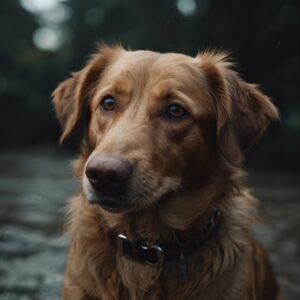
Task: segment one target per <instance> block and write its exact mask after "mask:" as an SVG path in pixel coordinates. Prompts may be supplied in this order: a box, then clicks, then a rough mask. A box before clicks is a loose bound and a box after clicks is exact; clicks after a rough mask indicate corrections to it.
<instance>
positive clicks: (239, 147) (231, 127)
mask: <svg viewBox="0 0 300 300" xmlns="http://www.w3.org/2000/svg"><path fill="white" fill-rule="evenodd" d="M199 59H200V61H201V67H202V69H203V70H204V73H205V75H206V78H207V81H208V84H209V86H210V89H211V93H210V94H211V95H212V97H213V98H214V102H215V105H216V111H217V141H218V144H219V148H220V149H221V151H222V152H223V154H224V155H225V156H226V158H227V159H228V160H230V162H231V163H232V162H235V163H234V164H235V165H236V164H237V165H238V164H240V162H241V158H242V155H241V153H242V152H243V151H245V150H246V149H248V148H249V147H250V146H252V145H253V144H255V143H256V142H257V141H258V139H259V138H260V137H261V136H262V134H263V133H264V131H265V130H266V128H267V126H268V125H269V123H270V122H271V121H273V120H277V119H278V118H279V114H278V111H277V109H276V108H275V106H274V105H273V104H272V102H271V100H270V99H269V98H268V97H267V96H266V95H264V94H263V93H262V91H261V90H260V89H259V88H258V87H257V86H256V85H254V84H249V83H247V82H246V81H244V80H243V79H241V78H240V77H239V76H238V74H237V73H236V72H234V71H233V70H232V64H231V63H230V62H228V60H227V56H226V55H222V54H211V53H204V54H199Z"/></svg>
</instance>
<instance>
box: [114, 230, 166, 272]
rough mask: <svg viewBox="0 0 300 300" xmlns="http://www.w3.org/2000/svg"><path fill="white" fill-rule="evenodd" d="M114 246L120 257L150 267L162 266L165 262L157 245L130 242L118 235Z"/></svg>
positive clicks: (125, 237) (162, 253)
mask: <svg viewBox="0 0 300 300" xmlns="http://www.w3.org/2000/svg"><path fill="white" fill-rule="evenodd" d="M116 244H117V248H118V252H119V254H120V255H122V256H125V257H127V258H129V259H132V260H138V261H140V262H143V263H145V264H147V265H150V266H155V267H158V266H162V265H163V264H164V261H165V254H164V250H163V249H162V248H161V247H160V246H157V245H146V244H143V243H140V242H137V241H135V242H132V241H130V240H129V239H128V238H127V236H125V235H124V234H121V233H120V234H118V235H117V238H116Z"/></svg>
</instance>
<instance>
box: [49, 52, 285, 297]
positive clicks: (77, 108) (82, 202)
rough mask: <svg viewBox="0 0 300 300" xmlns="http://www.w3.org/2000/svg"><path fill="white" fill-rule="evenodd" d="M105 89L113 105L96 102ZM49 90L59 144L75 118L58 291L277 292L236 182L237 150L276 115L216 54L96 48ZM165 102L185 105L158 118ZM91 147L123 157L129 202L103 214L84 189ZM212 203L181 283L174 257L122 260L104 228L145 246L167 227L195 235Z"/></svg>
mask: <svg viewBox="0 0 300 300" xmlns="http://www.w3.org/2000/svg"><path fill="white" fill-rule="evenodd" d="M105 95H112V96H113V97H114V98H115V99H116V101H117V102H116V108H115V110H114V111H109V112H105V111H103V110H101V109H100V108H99V106H100V102H101V100H102V99H103V97H105ZM53 97H54V104H55V110H56V114H57V117H58V120H59V121H60V123H61V125H62V127H63V134H62V137H61V141H64V140H65V139H67V138H68V137H69V136H70V135H72V134H73V133H74V131H75V129H76V128H77V125H78V123H79V122H80V120H81V119H82V117H83V115H84V116H85V126H86V136H85V138H84V141H83V147H82V153H81V155H80V157H79V159H78V160H77V161H76V162H75V164H74V169H75V174H76V176H78V177H79V178H80V180H81V182H82V191H81V193H80V194H79V195H78V196H76V197H74V198H72V199H71V200H70V202H69V206H68V222H67V230H68V233H69V237H70V251H69V257H68V262H67V270H66V275H65V280H64V289H63V299H64V300H67V299H68V300H79V299H80V300H88V299H91V300H92V299H102V300H113V299H135V300H142V299H166V300H167V299H172V300H175V299H178V300H182V299H205V300H220V299H222V300H250V299H251V300H254V299H256V300H258V299H261V300H272V299H274V300H275V299H282V298H281V296H279V294H280V292H279V289H278V287H277V284H276V281H275V278H274V276H273V274H272V271H271V268H270V265H269V263H268V260H267V257H266V254H265V251H264V250H263V248H262V247H261V246H260V244H259V243H258V242H257V241H256V240H255V237H254V234H253V226H254V224H255V222H256V220H257V207H256V206H257V204H256V199H255V198H254V197H253V196H251V195H250V194H249V192H248V191H247V190H246V189H245V188H244V187H243V186H242V183H241V182H240V176H241V175H242V172H241V169H240V167H241V162H242V153H243V151H245V150H246V149H247V148H248V147H250V146H251V145H253V144H254V143H255V142H256V141H257V140H258V138H259V137H260V136H261V135H262V133H263V132H264V131H265V129H266V127H267V125H268V124H269V122H270V121H272V120H276V119H278V112H277V110H276V108H275V107H274V105H273V104H272V103H271V101H270V100H269V99H268V97H267V96H266V95H264V94H263V93H262V92H261V91H260V90H259V88H258V87H257V86H255V85H253V84H249V83H246V82H245V81H244V80H242V79H241V78H240V77H239V76H238V74H237V73H236V72H235V71H233V70H232V64H231V63H230V62H229V61H228V59H227V57H226V55H224V54H220V53H214V52H204V53H199V54H198V55H197V56H196V57H195V58H192V57H189V56H185V55H181V54H173V53H167V54H160V53H156V52H151V51H126V50H124V49H123V48H122V47H107V46H102V47H100V49H99V52H98V53H97V54H96V55H95V56H93V58H92V59H91V60H90V61H89V62H88V64H87V65H86V67H85V68H84V69H82V70H81V71H80V72H77V73H74V74H73V75H72V77H71V78H70V79H67V80H66V81H64V82H63V83H61V84H60V85H59V86H58V88H57V89H56V90H55V92H54V94H53ZM172 102H176V103H178V104H180V105H181V106H183V107H184V108H185V110H186V111H187V112H188V113H187V114H186V115H184V117H183V118H179V119H172V118H170V117H168V116H167V115H166V113H165V112H166V109H167V106H168V105H169V104H170V103H172ZM99 154H109V155H118V156H122V157H125V158H126V159H128V160H129V161H130V162H132V163H133V164H134V172H133V176H132V179H131V181H130V187H129V191H128V195H127V201H129V202H130V204H131V205H132V206H131V208H130V209H128V210H125V211H122V212H118V213H113V212H108V211H106V210H105V209H103V208H102V207H101V206H100V205H93V204H90V203H88V201H87V198H88V197H89V196H90V195H91V194H93V188H92V187H91V185H90V184H89V182H88V179H87V177H86V175H85V167H86V165H87V163H88V162H89V161H90V160H91V159H92V158H93V157H95V156H96V155H99ZM164 195H168V197H167V199H164V201H161V199H162V198H163V196H164ZM216 208H217V209H218V210H219V211H220V212H221V215H222V222H221V226H220V228H219V230H218V232H217V233H216V234H215V236H214V237H213V238H212V239H211V240H210V241H208V242H207V243H206V245H205V247H203V248H201V249H199V250H195V251H194V252H193V253H191V254H190V255H188V256H187V257H186V260H187V264H188V279H187V280H186V281H182V280H181V279H180V278H179V275H178V261H168V262H166V263H165V264H164V265H163V266H162V267H155V266H149V265H146V264H143V263H139V262H136V261H132V260H129V259H128V258H126V257H123V256H120V255H119V254H118V253H117V252H116V251H115V249H114V248H113V246H112V245H111V243H110V242H109V239H108V237H107V231H108V230H110V229H114V230H117V231H119V232H121V233H124V234H126V235H127V236H128V237H129V238H131V239H132V240H134V239H139V240H144V241H147V242H148V243H150V244H159V243H163V242H171V241H173V240H174V238H175V236H177V235H179V236H183V237H184V238H185V239H197V234H199V229H200V228H201V226H203V224H204V223H205V220H207V216H208V215H209V214H210V212H211V211H212V210H214V209H216Z"/></svg>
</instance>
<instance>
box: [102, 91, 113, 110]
mask: <svg viewBox="0 0 300 300" xmlns="http://www.w3.org/2000/svg"><path fill="white" fill-rule="evenodd" d="M115 105H116V100H115V98H114V97H113V96H110V95H108V96H105V97H104V98H103V99H102V101H101V103H100V106H101V109H102V110H103V111H112V110H114V109H115Z"/></svg>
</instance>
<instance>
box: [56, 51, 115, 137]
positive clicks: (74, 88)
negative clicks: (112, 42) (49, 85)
mask: <svg viewBox="0 0 300 300" xmlns="http://www.w3.org/2000/svg"><path fill="white" fill-rule="evenodd" d="M120 49H121V48H117V47H116V48H109V47H107V46H102V47H101V48H100V50H99V53H98V54H96V55H95V56H94V57H92V59H91V60H90V61H89V62H88V63H87V65H86V67H85V68H83V69H82V70H81V71H79V72H76V73H73V74H72V76H71V77H70V78H69V79H67V80H65V81H63V82H62V83H60V84H59V85H58V87H57V88H56V89H55V91H54V92H53V94H52V97H53V103H54V107H55V112H56V116H57V119H58V120H59V122H60V124H61V126H62V128H63V133H62V135H61V137H60V143H62V142H63V141H64V140H65V139H66V138H68V137H69V136H70V135H71V134H72V133H73V132H74V131H75V129H76V127H77V125H78V123H79V122H80V120H81V117H82V116H83V111H84V110H85V109H86V108H87V107H88V102H89V99H90V98H91V97H92V95H93V92H94V90H95V87H96V86H97V83H98V82H99V80H100V78H101V74H102V72H103V70H104V69H105V67H106V65H107V64H108V63H109V61H110V60H111V59H112V56H113V55H114V54H116V52H118V50H120Z"/></svg>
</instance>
